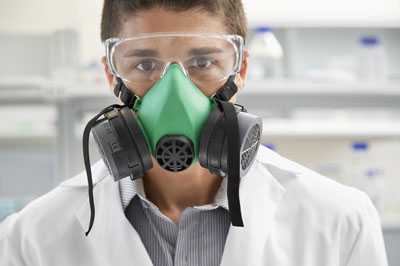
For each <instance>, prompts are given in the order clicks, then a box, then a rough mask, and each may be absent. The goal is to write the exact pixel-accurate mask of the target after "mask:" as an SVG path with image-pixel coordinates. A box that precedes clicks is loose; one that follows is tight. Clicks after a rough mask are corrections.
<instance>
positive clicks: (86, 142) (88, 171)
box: [82, 104, 123, 236]
mask: <svg viewBox="0 0 400 266" xmlns="http://www.w3.org/2000/svg"><path fill="white" fill-rule="evenodd" d="M122 107H123V106H121V105H118V104H113V105H110V106H108V107H106V108H104V109H103V110H102V111H101V112H100V113H98V114H97V115H96V116H94V117H93V118H92V119H91V120H90V121H89V122H88V123H87V125H86V127H85V130H84V132H83V138H82V139H83V159H84V161H85V169H86V177H87V181H88V193H89V204H90V224H89V229H88V231H87V232H86V233H85V235H86V236H88V235H89V233H90V230H91V229H92V226H93V223H94V217H95V206H94V197H93V179H92V170H91V167H90V158H89V137H90V131H91V129H92V128H93V127H95V126H96V125H97V124H98V123H101V122H102V121H104V120H105V119H106V118H103V119H101V120H98V119H99V118H100V117H101V116H102V115H104V114H106V113H108V112H110V111H111V110H113V109H114V108H122Z"/></svg>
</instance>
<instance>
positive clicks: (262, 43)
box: [249, 27, 283, 80]
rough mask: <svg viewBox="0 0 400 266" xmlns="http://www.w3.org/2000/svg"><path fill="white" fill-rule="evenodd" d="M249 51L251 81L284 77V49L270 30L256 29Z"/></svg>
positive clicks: (265, 28) (264, 28) (266, 28)
mask: <svg viewBox="0 0 400 266" xmlns="http://www.w3.org/2000/svg"><path fill="white" fill-rule="evenodd" d="M249 50H250V71H249V79H253V80H263V79H268V78H282V77H283V61H282V58H283V49H282V46H281V44H280V43H279V41H278V40H277V39H276V37H275V35H274V34H273V32H272V30H271V29H270V28H268V27H258V28H256V30H255V35H254V37H253V38H252V40H251V42H250V45H249Z"/></svg>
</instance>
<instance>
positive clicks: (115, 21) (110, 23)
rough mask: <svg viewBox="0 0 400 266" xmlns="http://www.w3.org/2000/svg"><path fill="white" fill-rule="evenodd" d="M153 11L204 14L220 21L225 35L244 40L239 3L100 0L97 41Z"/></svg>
mask: <svg viewBox="0 0 400 266" xmlns="http://www.w3.org/2000/svg"><path fill="white" fill-rule="evenodd" d="M154 7H159V8H164V9H166V10H171V11H176V12H181V11H188V10H192V9H198V10H200V11H206V12H208V13H210V14H212V15H216V16H219V17H221V18H223V20H224V24H225V25H227V30H228V33H230V34H237V35H240V36H242V37H243V38H244V40H246V37H247V20H246V15H245V11H244V8H243V4H242V0H104V5H103V13H102V18H101V40H102V41H103V42H104V41H105V40H107V39H108V38H111V37H117V36H118V34H119V32H120V30H121V25H122V20H123V18H125V17H126V16H129V15H135V14H136V13H137V12H139V11H142V10H149V9H151V8H154Z"/></svg>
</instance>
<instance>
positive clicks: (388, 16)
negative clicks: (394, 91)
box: [0, 0, 400, 63]
mask: <svg viewBox="0 0 400 266" xmlns="http://www.w3.org/2000/svg"><path fill="white" fill-rule="evenodd" d="M243 1H244V3H245V6H246V9H247V14H248V17H249V20H250V22H251V24H260V23H263V24H265V23H267V24H271V25H281V24H284V25H286V24H289V25H294V26H296V25H301V24H307V23H308V24H311V25H317V26H318V25H319V24H324V23H328V24H329V23H331V24H335V23H339V24H346V23H350V24H351V23H353V24H361V25H362V24H365V23H371V24H373V23H378V24H379V23H395V24H396V23H397V25H399V26H400V1H399V0H302V1H299V0H243ZM102 4H103V0H96V1H92V0H90V1H79V0H68V1H66V0H13V1H5V0H2V1H0V32H1V31H6V32H9V31H11V32H27V33H50V32H52V31H54V30H57V29H64V28H73V29H77V30H78V31H79V32H80V34H81V40H82V43H81V55H82V62H83V63H86V62H88V61H93V60H97V58H99V57H100V56H101V55H103V53H104V52H103V48H102V45H101V43H100V37H99V35H100V29H99V28H100V14H101V7H102Z"/></svg>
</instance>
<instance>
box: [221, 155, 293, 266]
mask: <svg viewBox="0 0 400 266" xmlns="http://www.w3.org/2000/svg"><path fill="white" fill-rule="evenodd" d="M261 149H263V148H261ZM266 152H267V154H266V153H264V151H261V152H260V153H259V155H258V158H257V160H256V161H255V163H254V165H253V167H252V169H251V170H250V171H249V173H248V174H247V175H246V176H245V177H244V178H243V179H242V180H241V184H240V192H239V193H240V202H241V210H242V216H243V222H244V227H234V226H232V225H231V227H230V228H229V232H228V236H227V240H226V243H225V250H224V253H223V257H222V262H221V265H222V266H236V265H237V266H239V265H240V266H242V265H252V266H257V265H260V266H261V265H264V264H265V263H264V262H263V260H265V258H264V255H263V254H265V251H264V248H265V244H266V241H267V240H268V237H269V235H270V232H271V230H274V229H273V228H274V216H275V213H276V211H277V207H278V204H279V202H280V201H281V200H282V198H283V196H284V194H285V192H286V189H285V188H284V186H282V185H281V184H280V183H279V182H278V179H276V177H275V176H273V175H272V174H271V173H270V171H268V170H267V169H268V164H269V163H272V164H275V163H273V162H272V161H271V160H273V159H276V157H275V156H279V155H277V154H275V153H272V152H271V153H268V151H266ZM266 156H267V157H266ZM278 159H279V158H278ZM281 167H282V169H280V170H281V172H278V171H276V172H275V173H276V174H277V173H285V174H286V173H287V174H288V175H289V176H291V177H295V175H293V172H292V171H291V167H290V166H289V165H281ZM288 171H289V172H288ZM285 174H283V175H285ZM278 178H279V177H278Z"/></svg>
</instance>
